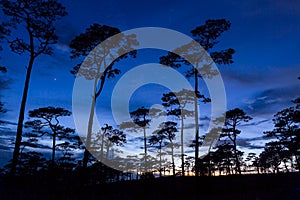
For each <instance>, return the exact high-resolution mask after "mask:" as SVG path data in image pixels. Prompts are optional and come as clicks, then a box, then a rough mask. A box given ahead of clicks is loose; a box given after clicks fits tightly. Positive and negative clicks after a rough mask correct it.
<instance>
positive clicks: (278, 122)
mask: <svg viewBox="0 0 300 200" xmlns="http://www.w3.org/2000/svg"><path fill="white" fill-rule="evenodd" d="M295 103H297V102H296V101H295ZM273 123H274V129H273V130H272V131H266V132H264V134H265V135H266V137H267V138H274V137H275V138H276V139H277V142H279V143H280V144H281V145H283V146H284V149H285V150H287V151H288V154H289V155H290V157H291V165H292V166H293V160H295V161H296V164H297V169H298V170H299V172H300V153H299V152H300V128H299V126H300V107H298V105H295V106H293V107H289V108H286V109H283V110H282V111H280V112H278V113H277V114H275V115H274V119H273Z"/></svg>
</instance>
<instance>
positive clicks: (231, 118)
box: [221, 108, 252, 174]
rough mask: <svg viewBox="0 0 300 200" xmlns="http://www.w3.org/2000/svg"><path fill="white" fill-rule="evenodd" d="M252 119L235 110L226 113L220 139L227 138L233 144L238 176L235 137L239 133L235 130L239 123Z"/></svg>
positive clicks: (238, 162)
mask: <svg viewBox="0 0 300 200" xmlns="http://www.w3.org/2000/svg"><path fill="white" fill-rule="evenodd" d="M251 119H252V118H251V117H250V116H248V115H246V113H245V112H244V111H243V110H241V109H239V108H235V109H233V110H229V111H227V112H226V118H225V128H224V129H223V131H222V132H223V133H222V134H221V136H222V137H227V138H228V139H230V141H231V142H232V144H233V151H234V156H235V163H236V169H237V171H238V173H239V174H241V173H242V172H241V167H240V161H239V157H238V150H237V143H236V138H237V135H238V134H240V133H241V131H240V130H238V129H237V126H238V125H240V124H241V122H248V121H249V120H251Z"/></svg>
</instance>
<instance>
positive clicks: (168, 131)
mask: <svg viewBox="0 0 300 200" xmlns="http://www.w3.org/2000/svg"><path fill="white" fill-rule="evenodd" d="M160 131H161V132H162V134H165V136H166V139H167V140H168V144H167V146H168V147H170V149H171V152H170V154H171V164H172V170H173V176H175V175H176V171H175V160H174V148H176V147H177V146H178V145H177V144H176V143H174V140H175V136H176V135H175V133H176V132H178V130H177V123H176V122H172V121H167V122H163V123H162V124H161V129H160Z"/></svg>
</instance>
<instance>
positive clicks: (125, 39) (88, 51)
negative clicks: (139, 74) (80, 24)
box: [70, 24, 137, 168]
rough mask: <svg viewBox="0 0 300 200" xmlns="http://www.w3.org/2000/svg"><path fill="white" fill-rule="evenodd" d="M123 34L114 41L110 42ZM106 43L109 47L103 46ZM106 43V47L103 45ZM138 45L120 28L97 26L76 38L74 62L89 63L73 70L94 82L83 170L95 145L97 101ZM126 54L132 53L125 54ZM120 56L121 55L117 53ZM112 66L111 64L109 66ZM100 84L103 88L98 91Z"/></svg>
mask: <svg viewBox="0 0 300 200" xmlns="http://www.w3.org/2000/svg"><path fill="white" fill-rule="evenodd" d="M116 34H119V35H118V37H117V38H115V39H114V40H107V39H109V38H110V37H112V36H114V35H116ZM103 41H106V43H102V42H103ZM100 43H102V46H99V44H100ZM134 45H137V41H136V40H135V36H134V35H128V36H126V35H124V34H123V33H121V31H120V30H119V29H118V28H114V27H110V26H106V25H99V24H93V25H91V26H90V27H89V28H87V29H86V31H85V32H84V33H82V34H80V35H78V36H76V37H75V38H74V39H73V40H72V41H71V43H70V47H71V49H72V50H71V53H72V56H71V58H83V57H85V60H84V61H83V62H82V63H80V64H78V65H77V66H75V67H74V68H73V70H71V73H72V74H77V75H79V76H83V77H84V78H85V79H87V80H90V81H93V93H92V94H91V96H92V99H91V110H90V116H89V119H88V128H87V137H86V142H85V147H86V149H85V152H84V157H83V167H84V168H85V167H87V162H88V158H89V152H88V149H89V146H90V142H91V137H92V136H91V135H92V128H93V117H94V112H95V105H96V100H97V98H98V97H99V95H100V94H101V92H102V90H103V88H104V83H105V80H106V79H107V78H113V77H115V76H116V75H117V74H119V73H120V70H119V69H116V68H113V66H114V64H115V63H116V62H118V61H120V60H121V59H124V58H127V57H128V56H131V57H135V55H136V51H134V49H133V46H134ZM125 51H130V52H129V53H126V54H123V52H125ZM116 52H117V53H116ZM109 62H111V64H108V63H109ZM99 81H100V86H99V87H97V85H98V82H99Z"/></svg>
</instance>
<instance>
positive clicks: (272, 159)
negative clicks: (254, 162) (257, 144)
mask: <svg viewBox="0 0 300 200" xmlns="http://www.w3.org/2000/svg"><path fill="white" fill-rule="evenodd" d="M282 150H283V149H282V146H281V144H280V143H279V142H269V143H267V144H266V147H265V149H264V151H262V152H261V154H260V155H259V162H260V165H261V166H262V167H263V168H264V170H266V169H268V168H272V169H273V173H279V166H280V164H281V162H282V157H281V152H282Z"/></svg>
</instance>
